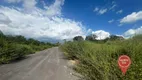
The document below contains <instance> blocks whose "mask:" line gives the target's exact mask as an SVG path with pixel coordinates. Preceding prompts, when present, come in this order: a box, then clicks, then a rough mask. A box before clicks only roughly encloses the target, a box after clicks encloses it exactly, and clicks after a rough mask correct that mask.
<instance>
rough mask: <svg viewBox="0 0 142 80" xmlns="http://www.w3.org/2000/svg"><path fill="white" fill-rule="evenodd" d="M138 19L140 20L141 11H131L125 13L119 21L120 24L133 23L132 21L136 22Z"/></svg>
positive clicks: (141, 17) (141, 16) (141, 18)
mask: <svg viewBox="0 0 142 80" xmlns="http://www.w3.org/2000/svg"><path fill="white" fill-rule="evenodd" d="M139 20H142V11H139V12H133V13H131V14H129V15H127V16H126V17H124V18H123V19H121V20H120V23H121V24H124V23H133V22H136V21H139Z"/></svg>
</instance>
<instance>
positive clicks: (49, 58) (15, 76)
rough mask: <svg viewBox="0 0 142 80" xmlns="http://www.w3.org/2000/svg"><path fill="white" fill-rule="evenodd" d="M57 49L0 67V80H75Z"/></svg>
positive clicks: (38, 53)
mask: <svg viewBox="0 0 142 80" xmlns="http://www.w3.org/2000/svg"><path fill="white" fill-rule="evenodd" d="M67 65H68V64H67V60H64V59H63V54H62V52H61V51H60V50H59V49H58V47H54V48H50V49H48V50H44V51H40V52H37V53H36V54H32V55H29V56H28V57H27V58H26V59H24V60H21V61H18V62H14V63H11V64H4V65H0V80H77V77H76V76H73V75H72V73H73V71H72V69H70V68H69V67H68V66H67Z"/></svg>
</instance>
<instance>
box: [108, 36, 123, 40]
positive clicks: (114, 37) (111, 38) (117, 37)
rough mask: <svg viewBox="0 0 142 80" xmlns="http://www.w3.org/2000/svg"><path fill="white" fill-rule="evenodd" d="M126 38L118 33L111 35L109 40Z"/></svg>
mask: <svg viewBox="0 0 142 80" xmlns="http://www.w3.org/2000/svg"><path fill="white" fill-rule="evenodd" d="M123 39H124V38H123V37H122V36H117V35H111V36H110V38H109V40H123Z"/></svg>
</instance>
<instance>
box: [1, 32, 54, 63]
mask: <svg viewBox="0 0 142 80" xmlns="http://www.w3.org/2000/svg"><path fill="white" fill-rule="evenodd" d="M53 46H56V45H55V44H51V43H48V42H47V43H44V42H40V41H37V40H34V39H32V38H30V39H26V38H25V37H23V36H20V35H19V36H11V35H4V34H3V33H2V32H1V33H0V64H5V63H10V62H11V61H14V60H19V59H22V58H24V57H25V56H26V55H28V54H33V53H35V52H36V51H41V50H44V49H47V48H51V47H53Z"/></svg>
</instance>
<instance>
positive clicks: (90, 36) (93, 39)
mask: <svg viewBox="0 0 142 80" xmlns="http://www.w3.org/2000/svg"><path fill="white" fill-rule="evenodd" d="M96 38H97V36H96V35H94V34H91V35H89V36H86V38H85V40H88V41H96Z"/></svg>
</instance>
